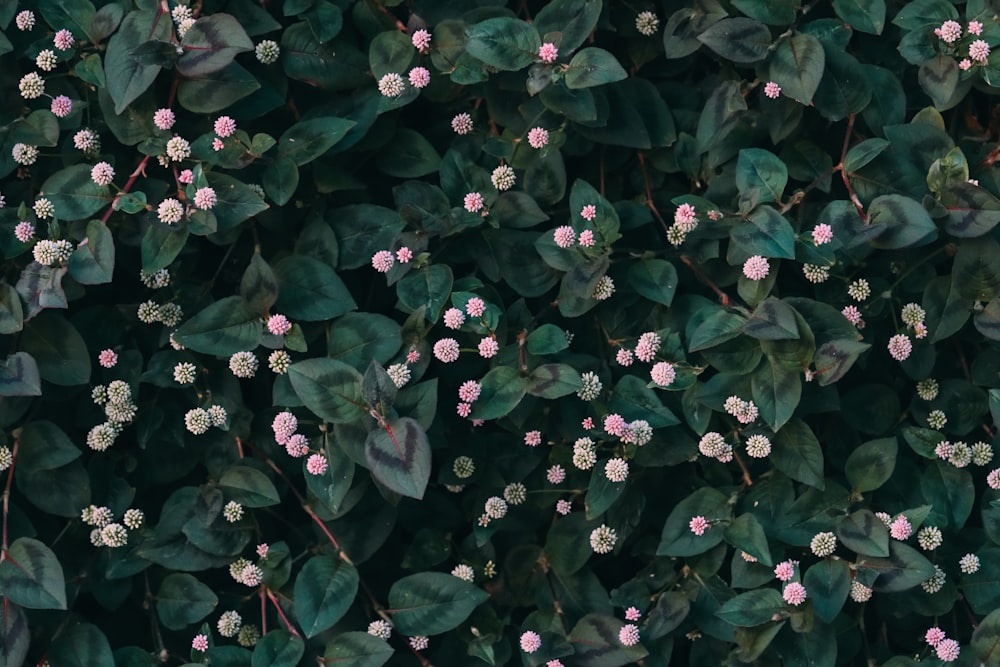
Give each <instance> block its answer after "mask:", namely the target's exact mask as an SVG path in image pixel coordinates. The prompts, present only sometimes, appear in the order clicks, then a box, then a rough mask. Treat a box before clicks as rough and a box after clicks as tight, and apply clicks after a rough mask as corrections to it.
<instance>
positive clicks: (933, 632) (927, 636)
mask: <svg viewBox="0 0 1000 667" xmlns="http://www.w3.org/2000/svg"><path fill="white" fill-rule="evenodd" d="M946 638H947V635H945V633H944V630H942V629H941V628H939V627H937V626H934V627H933V628H927V632H926V633H924V641H925V642H927V643H928V644H930V645H931V646H937V645H938V644H940V643H941V642H942V641H943V640H944V639H946Z"/></svg>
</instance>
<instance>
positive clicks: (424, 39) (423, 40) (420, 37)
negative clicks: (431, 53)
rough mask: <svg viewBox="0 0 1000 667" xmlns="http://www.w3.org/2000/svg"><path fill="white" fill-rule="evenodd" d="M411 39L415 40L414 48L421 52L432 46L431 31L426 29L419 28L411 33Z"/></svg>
mask: <svg viewBox="0 0 1000 667" xmlns="http://www.w3.org/2000/svg"><path fill="white" fill-rule="evenodd" d="M410 41H411V42H413V48H415V49H416V50H417V51H420V53H426V52H427V50H428V49H429V48H430V46H431V33H429V32H428V31H426V30H417V31H416V32H414V33H413V34H412V35H410Z"/></svg>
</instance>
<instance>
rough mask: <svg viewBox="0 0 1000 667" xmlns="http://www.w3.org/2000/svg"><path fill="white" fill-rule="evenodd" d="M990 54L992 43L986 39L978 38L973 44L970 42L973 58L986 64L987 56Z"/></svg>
mask: <svg viewBox="0 0 1000 667" xmlns="http://www.w3.org/2000/svg"><path fill="white" fill-rule="evenodd" d="M989 55H990V45H989V44H987V43H986V40H983V39H977V40H976V41H974V42H973V43H972V44H969V57H970V58H972V59H973V60H975V61H977V62H979V63H981V64H983V65H985V64H986V58H987V57H988V56H989Z"/></svg>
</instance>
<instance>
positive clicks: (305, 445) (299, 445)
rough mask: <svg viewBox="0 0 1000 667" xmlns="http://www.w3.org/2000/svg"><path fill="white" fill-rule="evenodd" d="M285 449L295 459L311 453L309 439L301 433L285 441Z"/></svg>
mask: <svg viewBox="0 0 1000 667" xmlns="http://www.w3.org/2000/svg"><path fill="white" fill-rule="evenodd" d="M285 451H286V452H287V453H288V455H289V456H291V457H292V458H293V459H300V458H302V457H303V456H305V455H306V454H308V453H309V439H308V438H306V436H304V435H302V434H301V433H296V434H295V435H293V436H291V437H290V438H288V440H287V441H286V442H285Z"/></svg>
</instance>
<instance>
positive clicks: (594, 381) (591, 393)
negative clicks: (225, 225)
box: [576, 371, 604, 401]
mask: <svg viewBox="0 0 1000 667" xmlns="http://www.w3.org/2000/svg"><path fill="white" fill-rule="evenodd" d="M603 388H604V385H603V384H601V379H600V378H599V377H597V373H594V372H592V371H587V372H586V373H583V374H581V375H580V388H579V389H578V390H577V392H576V395H577V397H578V398H579V399H580V400H583V401H593V400H596V399H597V397H598V396H600V395H601V390H602V389H603Z"/></svg>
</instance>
